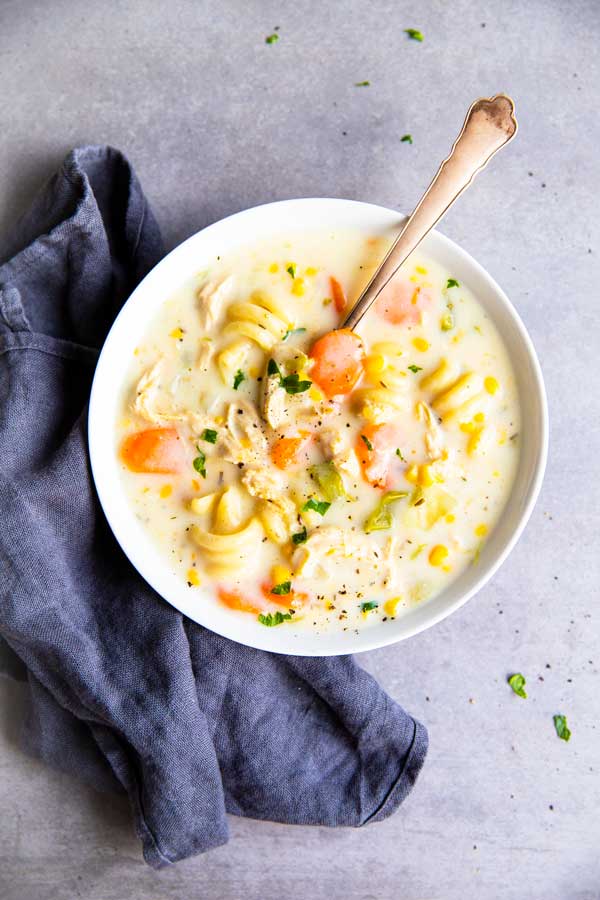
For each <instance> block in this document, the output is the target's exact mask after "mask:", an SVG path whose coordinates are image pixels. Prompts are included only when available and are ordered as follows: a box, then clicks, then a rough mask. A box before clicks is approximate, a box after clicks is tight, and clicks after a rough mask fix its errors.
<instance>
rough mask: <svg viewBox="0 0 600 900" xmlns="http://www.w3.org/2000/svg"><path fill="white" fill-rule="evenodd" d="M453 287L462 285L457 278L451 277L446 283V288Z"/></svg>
mask: <svg viewBox="0 0 600 900" xmlns="http://www.w3.org/2000/svg"><path fill="white" fill-rule="evenodd" d="M453 287H460V284H459V283H458V281H457V280H456V278H449V279H448V283H447V285H446V290H448V288H453Z"/></svg>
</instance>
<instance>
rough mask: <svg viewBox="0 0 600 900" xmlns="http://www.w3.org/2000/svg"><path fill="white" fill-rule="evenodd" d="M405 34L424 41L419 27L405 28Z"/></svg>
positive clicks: (415, 39)
mask: <svg viewBox="0 0 600 900" xmlns="http://www.w3.org/2000/svg"><path fill="white" fill-rule="evenodd" d="M404 34H407V35H408V36H409V38H410V39H411V40H413V41H419V42H420V43H423V34H422V32H420V31H419V30H418V28H405V29H404Z"/></svg>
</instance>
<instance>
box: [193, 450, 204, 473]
mask: <svg viewBox="0 0 600 900" xmlns="http://www.w3.org/2000/svg"><path fill="white" fill-rule="evenodd" d="M196 450H197V451H198V456H197V457H196V458H195V459H194V460H192V465H193V467H194V469H195V470H196V472H198V474H199V475H202V477H203V478H206V453H203V452H202V450H201V449H200V447H199V446H198V445H197V444H196Z"/></svg>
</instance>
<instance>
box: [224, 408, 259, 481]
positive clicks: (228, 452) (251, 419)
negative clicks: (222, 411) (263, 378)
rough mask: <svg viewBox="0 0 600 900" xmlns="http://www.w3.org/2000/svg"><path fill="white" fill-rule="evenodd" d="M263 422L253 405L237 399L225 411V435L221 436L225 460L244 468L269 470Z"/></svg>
mask: <svg viewBox="0 0 600 900" xmlns="http://www.w3.org/2000/svg"><path fill="white" fill-rule="evenodd" d="M263 427H264V426H263V422H262V420H261V418H260V416H259V415H258V412H257V410H256V408H255V407H254V404H252V403H250V402H249V401H248V400H243V399H241V398H240V399H239V400H238V401H237V402H236V403H231V404H230V405H229V408H228V410H227V421H226V433H225V435H224V436H223V444H224V446H225V459H226V460H227V461H228V462H232V463H235V465H239V464H240V463H242V464H243V465H244V466H258V467H263V468H267V469H268V468H269V467H270V464H269V456H268V444H267V439H266V437H265V434H264V431H263Z"/></svg>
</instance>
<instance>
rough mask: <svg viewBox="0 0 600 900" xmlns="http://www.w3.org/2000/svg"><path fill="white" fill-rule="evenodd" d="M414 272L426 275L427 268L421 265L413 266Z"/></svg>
mask: <svg viewBox="0 0 600 900" xmlns="http://www.w3.org/2000/svg"><path fill="white" fill-rule="evenodd" d="M415 272H418V273H419V274H420V275H427V269H425V268H424V267H423V266H415Z"/></svg>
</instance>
